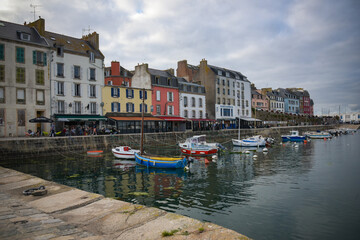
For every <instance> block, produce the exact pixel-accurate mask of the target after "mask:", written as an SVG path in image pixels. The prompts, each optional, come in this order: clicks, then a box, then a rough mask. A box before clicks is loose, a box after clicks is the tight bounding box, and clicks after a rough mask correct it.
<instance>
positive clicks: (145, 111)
mask: <svg viewBox="0 0 360 240" xmlns="http://www.w3.org/2000/svg"><path fill="white" fill-rule="evenodd" d="M142 106H143V104H142V103H141V104H140V112H141V113H142V110H143V109H142ZM144 106H145V108H144V113H147V104H144Z"/></svg>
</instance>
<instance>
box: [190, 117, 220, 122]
mask: <svg viewBox="0 0 360 240" xmlns="http://www.w3.org/2000/svg"><path fill="white" fill-rule="evenodd" d="M190 120H191V121H194V122H196V121H199V122H216V120H215V119H207V118H205V119H203V118H191V119H190Z"/></svg>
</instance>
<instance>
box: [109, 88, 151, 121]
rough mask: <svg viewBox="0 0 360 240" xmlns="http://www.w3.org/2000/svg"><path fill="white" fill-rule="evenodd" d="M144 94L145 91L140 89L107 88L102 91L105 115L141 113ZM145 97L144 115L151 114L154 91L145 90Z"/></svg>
mask: <svg viewBox="0 0 360 240" xmlns="http://www.w3.org/2000/svg"><path fill="white" fill-rule="evenodd" d="M143 94H144V93H143V89H139V88H131V87H123V86H121V87H118V86H105V87H103V89H102V101H103V103H104V107H103V114H104V115H105V114H106V113H141V112H142V103H143V99H142V98H143ZM144 95H145V99H144V106H145V107H144V113H151V111H152V109H151V106H152V102H151V99H152V90H150V89H145V94H144Z"/></svg>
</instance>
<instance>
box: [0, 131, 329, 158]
mask: <svg viewBox="0 0 360 240" xmlns="http://www.w3.org/2000/svg"><path fill="white" fill-rule="evenodd" d="M330 128H334V126H329V125H325V126H324V125H316V126H291V127H273V128H257V129H241V137H242V138H244V137H248V136H253V135H262V136H264V137H272V138H275V139H277V140H278V141H280V140H281V139H280V135H282V134H288V133H289V131H290V130H299V132H300V134H302V133H303V132H305V131H316V130H326V129H330ZM201 134H205V135H206V138H207V141H208V142H218V143H221V144H227V143H230V142H231V139H232V138H237V136H238V130H237V129H225V130H215V131H203V132H192V131H190V132H164V133H146V134H144V136H145V137H144V146H145V150H146V146H148V147H157V146H174V147H175V146H176V144H178V143H179V142H183V141H184V140H185V139H186V138H188V137H191V136H193V135H201ZM140 139H141V134H139V133H137V134H117V135H91V136H71V137H23V138H2V139H0V155H1V156H0V160H1V159H5V158H6V159H11V158H18V157H19V156H21V157H23V158H24V157H25V158H26V157H33V156H38V155H54V154H59V153H66V152H73V151H78V152H82V153H83V152H86V151H90V150H110V149H111V148H112V147H115V146H119V145H127V146H131V147H132V148H134V149H135V148H139V147H140Z"/></svg>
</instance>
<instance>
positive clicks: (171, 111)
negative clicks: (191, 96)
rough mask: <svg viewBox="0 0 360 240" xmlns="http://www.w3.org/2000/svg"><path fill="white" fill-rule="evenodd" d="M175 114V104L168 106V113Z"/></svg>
mask: <svg viewBox="0 0 360 240" xmlns="http://www.w3.org/2000/svg"><path fill="white" fill-rule="evenodd" d="M173 114H174V106H168V115H173Z"/></svg>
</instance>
